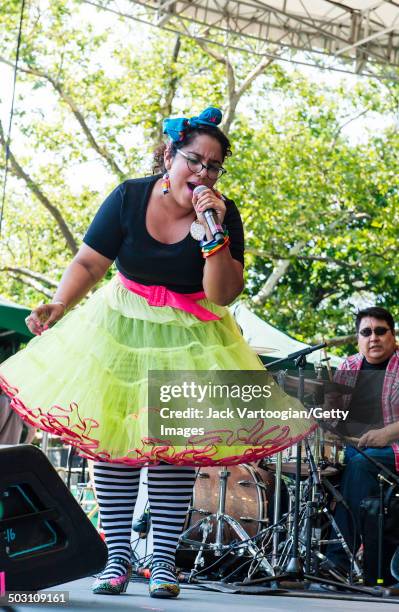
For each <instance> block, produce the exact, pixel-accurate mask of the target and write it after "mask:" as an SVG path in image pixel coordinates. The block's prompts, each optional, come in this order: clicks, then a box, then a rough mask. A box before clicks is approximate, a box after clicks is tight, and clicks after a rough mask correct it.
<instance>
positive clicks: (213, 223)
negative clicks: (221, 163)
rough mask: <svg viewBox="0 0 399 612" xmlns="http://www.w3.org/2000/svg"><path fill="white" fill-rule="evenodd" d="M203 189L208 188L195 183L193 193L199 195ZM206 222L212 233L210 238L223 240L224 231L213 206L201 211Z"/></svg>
mask: <svg viewBox="0 0 399 612" xmlns="http://www.w3.org/2000/svg"><path fill="white" fill-rule="evenodd" d="M205 189H209V187H206V186H205V185H197V187H195V189H194V191H193V195H195V196H197V197H198V196H199V195H200V194H201V193H202V192H203V191H204V190H205ZM203 215H204V218H205V221H206V224H207V226H208V228H209V231H210V232H211V234H212V238H213V239H214V240H223V239H224V231H223V228H222V226H221V225H220V223H219V219H218V216H217V213H216V210H215V209H214V208H207V209H206V210H204V212H203Z"/></svg>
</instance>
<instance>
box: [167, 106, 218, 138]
mask: <svg viewBox="0 0 399 612" xmlns="http://www.w3.org/2000/svg"><path fill="white" fill-rule="evenodd" d="M221 121H222V111H221V110H220V109H219V108H216V107H215V106H208V108H206V109H205V110H204V111H202V113H200V114H199V115H198V117H191V118H189V119H187V118H186V117H177V118H176V119H170V118H169V119H165V120H164V122H163V133H164V134H168V136H169V137H170V138H171V140H173V142H179V140H183V138H184V135H185V133H186V132H187V130H189V129H190V128H196V127H201V126H202V125H209V126H213V127H216V126H217V125H219V123H220V122H221Z"/></svg>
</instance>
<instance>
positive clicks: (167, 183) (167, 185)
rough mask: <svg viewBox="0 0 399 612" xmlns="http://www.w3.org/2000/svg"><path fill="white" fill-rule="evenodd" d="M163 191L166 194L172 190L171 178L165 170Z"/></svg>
mask: <svg viewBox="0 0 399 612" xmlns="http://www.w3.org/2000/svg"><path fill="white" fill-rule="evenodd" d="M162 191H163V194H164V195H166V194H167V193H169V191H170V178H169V173H168V172H165V174H164V175H163V177H162Z"/></svg>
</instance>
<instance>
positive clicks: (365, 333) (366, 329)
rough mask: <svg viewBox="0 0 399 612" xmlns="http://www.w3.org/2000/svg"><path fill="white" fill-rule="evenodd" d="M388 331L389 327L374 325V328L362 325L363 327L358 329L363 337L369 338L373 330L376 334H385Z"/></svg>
mask: <svg viewBox="0 0 399 612" xmlns="http://www.w3.org/2000/svg"><path fill="white" fill-rule="evenodd" d="M388 331H390V329H389V327H382V326H381V327H374V329H371V327H364V328H363V329H360V330H359V334H360V335H361V336H363V338H369V337H370V336H371V334H372V333H373V332H374V333H375V335H376V336H385V334H386V333H387V332H388Z"/></svg>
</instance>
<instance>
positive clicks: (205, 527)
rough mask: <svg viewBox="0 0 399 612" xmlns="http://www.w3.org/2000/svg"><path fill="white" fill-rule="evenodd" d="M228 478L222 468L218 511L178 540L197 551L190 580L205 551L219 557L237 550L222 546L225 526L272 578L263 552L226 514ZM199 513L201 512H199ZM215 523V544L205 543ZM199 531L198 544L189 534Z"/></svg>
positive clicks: (227, 474)
mask: <svg viewBox="0 0 399 612" xmlns="http://www.w3.org/2000/svg"><path fill="white" fill-rule="evenodd" d="M229 476H230V472H229V471H228V469H227V467H226V466H223V468H222V470H221V471H220V472H219V500H218V510H217V512H216V513H214V514H207V516H206V517H204V518H202V519H200V520H199V521H197V522H196V523H195V524H194V525H193V526H192V527H189V528H188V529H186V530H185V531H184V532H183V533H182V534H181V536H180V538H179V545H180V543H181V544H187V545H189V546H191V547H192V548H198V547H199V551H198V554H197V556H196V559H195V565H194V569H193V570H192V572H191V576H190V578H193V577H194V576H195V574H196V573H197V571H198V570H197V568H198V567H201V566H203V565H204V557H203V555H204V552H205V550H211V551H212V552H213V553H214V555H215V556H216V557H217V556H221V555H222V554H224V553H225V552H228V551H229V550H232V549H233V547H234V548H237V546H236V544H234V545H232V544H224V543H223V533H224V527H225V526H226V525H227V526H229V527H230V529H232V531H234V533H235V534H236V535H237V536H238V539H239V540H241V541H242V546H240V551H243V550H244V551H245V552H246V553H249V554H250V555H251V556H252V557H253V558H254V559H256V560H257V561H258V563H259V567H260V568H262V569H263V570H264V571H265V572H266V573H267V574H268V575H269V576H274V570H273V567H272V566H271V565H270V563H269V562H268V560H267V559H266V558H265V557H264V556H263V552H262V551H261V549H260V548H259V547H258V546H257V545H256V544H255V542H253V541H252V539H251V538H250V537H249V535H248V533H247V532H246V531H245V529H244V528H243V527H242V525H241V524H240V523H239V522H238V521H237V520H236V519H235V518H233V517H232V516H230V515H229V514H226V512H225V510H226V494H227V479H228V477H229ZM256 486H263V485H261V484H257V485H256ZM200 512H201V510H200ZM213 522H216V534H215V542H214V543H212V542H207V539H208V536H209V535H210V533H211V532H212V530H213V526H212V523H213ZM198 528H199V529H200V530H201V531H202V532H203V538H202V542H201V543H199V542H197V541H195V540H190V534H191V533H192V532H193V531H195V529H198Z"/></svg>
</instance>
